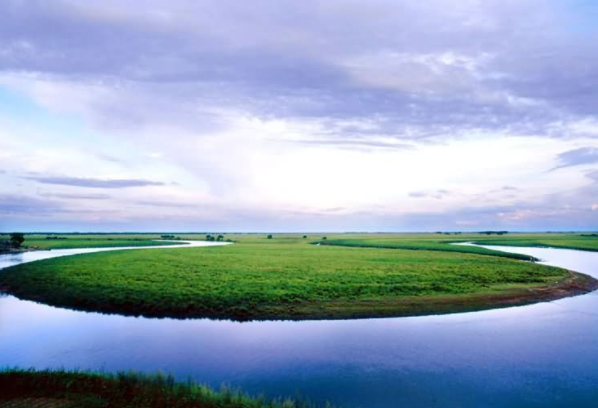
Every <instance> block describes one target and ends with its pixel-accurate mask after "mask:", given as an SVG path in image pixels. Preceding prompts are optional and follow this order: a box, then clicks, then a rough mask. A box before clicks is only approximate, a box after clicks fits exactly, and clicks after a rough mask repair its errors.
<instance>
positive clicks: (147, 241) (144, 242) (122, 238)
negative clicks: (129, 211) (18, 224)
mask: <svg viewBox="0 0 598 408" xmlns="http://www.w3.org/2000/svg"><path fill="white" fill-rule="evenodd" d="M47 237H58V238H59V239H48V238H47ZM6 239H8V236H6V235H4V236H0V240H6ZM156 239H160V235H159V234H153V235H134V234H110V235H102V234H59V235H57V234H26V235H25V242H24V243H23V249H71V248H107V247H121V246H157V245H175V244H177V243H176V242H174V243H173V242H158V241H155V240H156Z"/></svg>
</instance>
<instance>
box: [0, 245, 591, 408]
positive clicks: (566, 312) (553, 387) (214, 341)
mask: <svg viewBox="0 0 598 408" xmlns="http://www.w3.org/2000/svg"><path fill="white" fill-rule="evenodd" d="M493 248H497V249H500V247H493ZM193 250H196V251H200V250H201V249H193ZM503 250H505V251H511V252H519V253H525V254H529V255H533V256H536V257H538V258H541V259H544V260H546V261H547V262H546V263H548V264H551V265H556V266H562V267H566V268H569V269H573V270H576V271H579V272H584V273H587V274H590V275H594V276H598V253H592V252H580V251H571V250H557V249H538V248H503ZM84 251H85V250H82V251H81V250H77V251H73V250H71V251H68V252H69V253H71V254H72V253H74V252H84ZM59 253H63V251H51V252H45V253H41V252H37V253H27V254H23V255H20V257H21V258H20V260H19V258H18V257H17V258H15V257H14V256H13V257H7V256H5V257H4V258H3V259H2V257H0V265H2V266H7V265H9V264H13V263H18V262H22V261H27V260H31V258H32V257H35V258H37V257H40V256H41V257H45V256H47V255H50V254H51V256H55V255H58V254H59ZM9 258H10V259H9ZM7 259H8V260H7ZM0 273H1V272H0ZM0 366H19V367H36V368H48V367H53V368H57V367H65V368H81V369H94V370H98V369H102V370H106V371H114V370H128V369H136V370H143V371H150V372H153V371H156V370H163V371H166V372H172V373H174V374H175V375H176V376H178V377H179V378H181V379H185V378H187V377H192V378H194V379H195V380H197V381H200V382H205V383H208V384H211V385H214V386H218V385H219V384H221V383H223V382H228V383H230V384H232V385H234V386H240V387H242V388H243V389H244V390H245V391H247V392H250V393H265V394H267V395H269V396H277V395H294V394H295V393H297V392H298V393H300V394H301V395H304V396H308V397H310V398H311V399H312V400H315V401H323V400H330V401H332V402H333V403H335V404H337V405H340V406H342V407H358V406H359V407H373V408H376V407H426V408H428V407H476V408H480V407H538V408H540V407H541V408H549V407H567V408H570V407H596V406H598V295H597V292H594V293H590V294H587V295H583V296H578V297H574V298H569V299H563V300H559V301H555V302H551V303H542V304H537V305H532V306H524V307H517V308H508V309H501V310H494V311H486V312H476V313H462V314H454V315H444V316H428V317H412V318H395V319H370V320H347V321H308V322H252V323H234V322H227V321H210V320H172V319H146V318H132V317H122V316H114V315H101V314H95V313H83V312H75V311H70V310H63V309H58V308H54V307H49V306H44V305H40V304H36V303H33V302H28V301H21V300H18V299H16V298H14V297H12V296H4V297H1V298H0Z"/></svg>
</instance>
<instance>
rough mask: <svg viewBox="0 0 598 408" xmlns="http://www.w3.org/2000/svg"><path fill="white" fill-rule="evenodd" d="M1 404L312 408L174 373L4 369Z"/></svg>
mask: <svg viewBox="0 0 598 408" xmlns="http://www.w3.org/2000/svg"><path fill="white" fill-rule="evenodd" d="M0 390H2V392H1V393H0V407H3V408H4V407H6V408H32V407H44V408H75V407H77V408H103V407H111V408H125V407H135V408H210V407H213V408H310V407H312V406H311V405H309V404H307V403H302V402H300V401H297V400H291V399H285V400H280V399H279V400H266V399H265V398H263V397H257V398H255V397H250V396H248V395H245V394H243V393H241V392H240V391H239V390H234V389H231V388H228V387H226V386H223V387H222V388H221V389H220V390H219V391H214V390H213V389H211V388H209V387H207V386H204V385H199V384H196V383H193V382H186V383H179V382H176V381H175V379H174V378H173V377H172V376H170V375H169V376H166V375H163V374H155V375H145V374H139V373H135V372H127V373H118V374H105V373H90V372H78V371H61V370H60V371H34V370H18V369H9V370H4V371H0Z"/></svg>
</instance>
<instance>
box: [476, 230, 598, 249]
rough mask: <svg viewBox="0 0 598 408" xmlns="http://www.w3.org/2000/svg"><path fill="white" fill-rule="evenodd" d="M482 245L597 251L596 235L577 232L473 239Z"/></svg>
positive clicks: (597, 240)
mask: <svg viewBox="0 0 598 408" xmlns="http://www.w3.org/2000/svg"><path fill="white" fill-rule="evenodd" d="M475 242H476V243H478V244H482V245H504V246H524V247H541V248H550V247H552V248H565V249H579V250H584V251H598V236H597V235H596V234H592V233H583V234H582V233H578V234H511V235H506V236H501V237H495V238H492V239H486V238H481V239H477V240H475Z"/></svg>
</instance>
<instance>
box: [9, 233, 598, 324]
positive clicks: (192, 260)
mask: <svg viewBox="0 0 598 408" xmlns="http://www.w3.org/2000/svg"><path fill="white" fill-rule="evenodd" d="M464 248H465V247H464ZM470 248H474V247H470ZM528 258H529V257H528ZM597 287H598V281H596V280H595V279H593V278H590V277H588V276H586V275H582V274H577V273H575V272H569V271H566V270H564V269H559V268H554V267H549V266H545V265H538V264H534V263H531V262H523V261H519V260H512V259H507V258H501V257H496V256H488V255H486V254H484V255H478V254H470V253H462V252H444V251H426V250H402V249H381V248H376V249H371V248H347V247H336V246H314V245H310V244H309V242H308V240H306V239H303V238H301V237H285V238H281V239H277V238H274V239H267V238H265V237H255V236H252V237H244V238H240V239H238V240H237V243H236V244H235V245H228V246H226V247H211V248H196V249H191V248H184V249H182V248H181V249H170V248H161V249H160V250H143V251H133V250H131V251H114V252H103V253H93V254H86V255H77V256H68V257H61V258H54V259H48V260H45V261H40V262H34V263H29V264H22V265H19V266H16V267H11V268H9V269H6V270H5V271H3V272H2V273H1V274H0V288H1V289H2V291H4V292H5V293H9V294H13V295H15V296H17V297H19V298H22V299H28V300H34V301H37V302H41V303H46V304H50V305H53V306H59V307H65V308H72V309H76V310H84V311H95V312H103V313H113V314H122V315H129V316H146V317H174V318H205V317H207V318H214V319H233V320H240V321H246V320H311V319H349V318H369V317H397V316H413V315H424V314H441V313H454V312H464V311H474V310H484V309H491V308H498V307H505V306H514V305H524V304H530V303H535V302H540V301H547V300H554V299H559V298H563V297H567V296H573V295H577V294H580V293H584V292H588V291H592V290H594V289H596V288H597Z"/></svg>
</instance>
